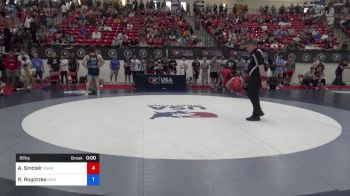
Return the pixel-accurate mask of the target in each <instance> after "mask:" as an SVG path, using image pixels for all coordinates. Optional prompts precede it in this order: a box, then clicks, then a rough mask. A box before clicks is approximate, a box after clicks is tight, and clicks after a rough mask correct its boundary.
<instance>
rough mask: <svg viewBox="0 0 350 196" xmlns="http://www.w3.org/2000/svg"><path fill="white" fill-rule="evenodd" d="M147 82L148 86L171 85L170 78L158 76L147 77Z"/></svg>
mask: <svg viewBox="0 0 350 196" xmlns="http://www.w3.org/2000/svg"><path fill="white" fill-rule="evenodd" d="M148 82H149V83H150V84H154V85H157V84H170V85H171V84H173V83H174V82H173V79H172V78H170V77H160V76H156V77H149V78H148Z"/></svg>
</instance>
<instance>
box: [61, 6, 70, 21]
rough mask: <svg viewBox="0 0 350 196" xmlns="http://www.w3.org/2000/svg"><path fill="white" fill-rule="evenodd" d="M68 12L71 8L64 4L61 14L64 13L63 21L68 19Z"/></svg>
mask: <svg viewBox="0 0 350 196" xmlns="http://www.w3.org/2000/svg"><path fill="white" fill-rule="evenodd" d="M68 10H69V7H68V6H67V5H66V4H62V6H61V13H62V18H63V19H65V18H67V15H68Z"/></svg>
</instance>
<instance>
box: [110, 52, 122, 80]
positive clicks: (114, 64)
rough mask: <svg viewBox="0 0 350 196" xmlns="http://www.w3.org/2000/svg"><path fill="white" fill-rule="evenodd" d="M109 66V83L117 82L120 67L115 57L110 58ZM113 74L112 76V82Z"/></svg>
mask: <svg viewBox="0 0 350 196" xmlns="http://www.w3.org/2000/svg"><path fill="white" fill-rule="evenodd" d="M109 68H110V69H111V73H110V82H111V84H112V83H114V84H116V83H117V79H118V73H119V69H120V62H119V60H118V59H117V58H113V59H111V62H110V65H109ZM113 76H114V82H113Z"/></svg>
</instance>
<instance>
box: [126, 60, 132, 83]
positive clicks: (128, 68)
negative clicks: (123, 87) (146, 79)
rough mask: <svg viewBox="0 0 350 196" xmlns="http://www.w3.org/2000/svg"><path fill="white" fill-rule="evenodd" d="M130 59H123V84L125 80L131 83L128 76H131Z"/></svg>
mask: <svg viewBox="0 0 350 196" xmlns="http://www.w3.org/2000/svg"><path fill="white" fill-rule="evenodd" d="M131 66H132V65H131V61H130V60H129V59H125V61H124V74H125V84H126V81H127V80H128V81H129V83H131V81H130V78H131Z"/></svg>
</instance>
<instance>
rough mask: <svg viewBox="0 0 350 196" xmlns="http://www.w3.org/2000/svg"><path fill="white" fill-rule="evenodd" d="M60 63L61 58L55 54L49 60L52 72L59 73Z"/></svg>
mask: <svg viewBox="0 0 350 196" xmlns="http://www.w3.org/2000/svg"><path fill="white" fill-rule="evenodd" d="M60 62H61V61H60V58H58V57H57V55H56V52H53V53H52V55H51V57H49V58H48V60H47V64H48V65H49V67H50V72H59V71H60Z"/></svg>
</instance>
